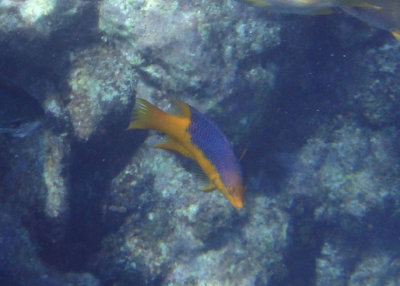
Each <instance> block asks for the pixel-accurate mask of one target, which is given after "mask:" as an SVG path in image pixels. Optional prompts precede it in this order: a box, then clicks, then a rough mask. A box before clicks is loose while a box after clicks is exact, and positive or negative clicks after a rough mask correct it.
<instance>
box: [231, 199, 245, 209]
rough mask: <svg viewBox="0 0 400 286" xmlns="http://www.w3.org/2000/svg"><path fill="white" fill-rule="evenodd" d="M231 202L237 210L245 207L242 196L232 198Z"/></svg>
mask: <svg viewBox="0 0 400 286" xmlns="http://www.w3.org/2000/svg"><path fill="white" fill-rule="evenodd" d="M230 202H231V204H232V205H233V206H234V207H235V209H237V210H240V209H241V208H242V207H243V200H242V199H241V198H230Z"/></svg>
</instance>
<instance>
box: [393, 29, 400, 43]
mask: <svg viewBox="0 0 400 286" xmlns="http://www.w3.org/2000/svg"><path fill="white" fill-rule="evenodd" d="M392 35H393V36H394V37H395V38H396V40H397V41H399V42H400V30H393V31H392Z"/></svg>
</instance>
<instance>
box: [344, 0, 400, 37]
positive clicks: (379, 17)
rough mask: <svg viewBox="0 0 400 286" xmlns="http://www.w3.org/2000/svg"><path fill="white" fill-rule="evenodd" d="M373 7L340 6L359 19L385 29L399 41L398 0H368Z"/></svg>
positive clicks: (399, 2) (399, 3)
mask: <svg viewBox="0 0 400 286" xmlns="http://www.w3.org/2000/svg"><path fill="white" fill-rule="evenodd" d="M368 1H369V2H370V3H371V6H373V5H376V6H375V7H376V8H373V7H371V6H370V7H358V8H357V7H353V8H351V7H342V9H343V10H344V11H345V12H346V13H348V14H350V15H352V16H354V17H356V18H358V19H359V20H361V21H363V22H365V23H367V24H368V25H371V26H373V27H376V28H378V29H383V30H387V31H389V32H391V33H392V35H393V36H394V37H395V38H396V39H397V40H398V41H399V42H400V0H368Z"/></svg>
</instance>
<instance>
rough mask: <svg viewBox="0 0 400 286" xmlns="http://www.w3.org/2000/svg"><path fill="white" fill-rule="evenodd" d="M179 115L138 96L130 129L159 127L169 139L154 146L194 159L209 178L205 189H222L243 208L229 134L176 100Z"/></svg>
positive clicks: (240, 177) (229, 198)
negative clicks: (165, 110) (163, 109)
mask: <svg viewBox="0 0 400 286" xmlns="http://www.w3.org/2000/svg"><path fill="white" fill-rule="evenodd" d="M174 103H175V107H177V108H176V109H177V113H176V114H170V113H166V112H164V111H162V110H161V109H159V108H158V107H156V106H154V105H152V104H151V103H150V102H148V101H146V100H144V99H141V98H137V99H136V103H135V106H134V109H133V112H132V118H131V122H130V124H129V126H128V129H150V130H158V131H161V132H163V133H165V134H166V135H167V140H166V141H165V142H163V143H161V144H158V145H155V146H153V147H154V148H161V149H166V150H170V151H174V152H176V153H178V154H180V155H182V156H184V157H186V158H189V159H192V160H194V161H195V162H197V164H198V165H199V166H200V168H201V170H202V171H203V172H204V174H205V175H206V176H207V178H208V179H209V185H208V186H207V187H206V188H204V189H202V190H203V191H211V190H214V189H218V190H219V191H220V192H221V193H222V194H223V195H224V196H225V197H226V198H227V199H228V200H229V202H230V203H231V204H232V205H233V206H234V207H235V208H236V209H238V210H239V209H241V208H242V207H243V195H244V192H245V187H244V185H243V179H242V171H241V168H240V165H239V162H238V160H237V158H236V156H235V154H234V152H233V149H232V146H231V144H230V143H229V141H228V139H227V137H226V136H225V135H224V134H223V133H222V131H221V130H220V129H219V128H218V126H217V125H216V124H215V123H214V122H213V121H211V119H209V118H208V117H207V116H206V115H204V114H202V113H200V111H198V110H197V109H195V108H194V107H192V106H190V105H188V104H186V103H184V102H182V101H179V100H175V101H174Z"/></svg>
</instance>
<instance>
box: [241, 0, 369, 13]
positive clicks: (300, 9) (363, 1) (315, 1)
mask: <svg viewBox="0 0 400 286" xmlns="http://www.w3.org/2000/svg"><path fill="white" fill-rule="evenodd" d="M244 1H246V2H249V3H252V4H253V5H256V6H262V7H266V8H268V9H269V10H271V11H273V12H278V13H285V14H301V15H323V14H330V13H332V12H333V9H334V8H338V7H371V8H372V7H373V8H376V6H375V5H373V4H371V3H369V2H367V0H244Z"/></svg>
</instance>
